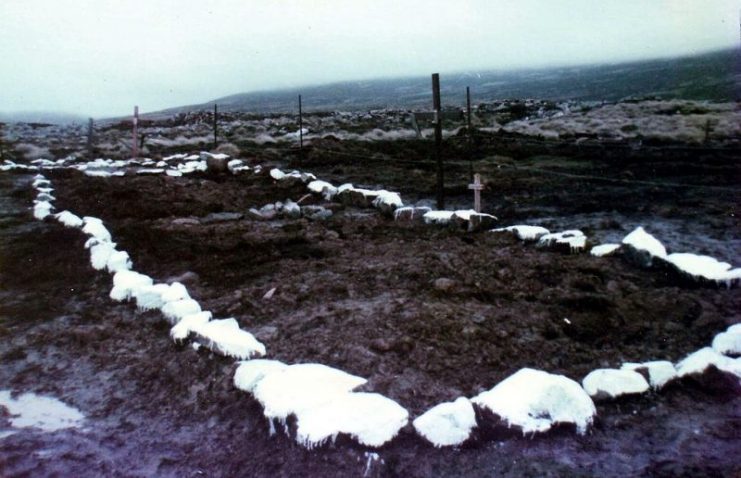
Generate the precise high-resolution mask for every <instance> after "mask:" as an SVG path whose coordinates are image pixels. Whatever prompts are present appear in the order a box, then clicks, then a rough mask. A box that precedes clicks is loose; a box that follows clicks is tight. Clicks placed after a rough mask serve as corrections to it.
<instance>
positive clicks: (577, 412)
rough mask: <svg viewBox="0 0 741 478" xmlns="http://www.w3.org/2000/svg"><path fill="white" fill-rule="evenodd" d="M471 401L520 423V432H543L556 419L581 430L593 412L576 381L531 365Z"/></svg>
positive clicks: (552, 424)
mask: <svg viewBox="0 0 741 478" xmlns="http://www.w3.org/2000/svg"><path fill="white" fill-rule="evenodd" d="M471 401H472V402H473V403H475V404H476V405H478V406H480V407H482V408H484V409H488V410H490V411H491V412H493V413H495V414H497V415H499V416H500V417H501V418H502V419H503V420H504V421H506V422H507V423H508V424H509V425H510V426H512V425H514V426H517V427H520V428H521V429H522V432H523V434H526V433H534V432H545V431H547V430H549V429H550V428H551V427H553V426H554V425H556V424H558V423H573V424H574V425H576V429H577V431H578V433H580V434H583V433H585V432H586V430H587V427H588V426H589V425H591V424H592V422H593V421H594V416H595V414H596V413H597V411H596V409H595V407H594V403H593V402H592V399H591V398H589V395H587V393H586V392H585V391H584V389H583V388H582V387H581V386H580V385H579V384H578V383H576V382H575V381H573V380H571V379H570V378H567V377H564V376H563V375H554V374H550V373H547V372H543V371H541V370H534V369H531V368H523V369H520V370H519V371H517V372H516V373H514V374H513V375H510V376H509V377H507V378H506V379H504V380H503V381H501V382H500V383H499V384H497V385H496V386H495V387H494V388H492V389H491V390H489V391H487V392H483V393H481V394H479V395H477V396H476V397H474V398H473V399H471Z"/></svg>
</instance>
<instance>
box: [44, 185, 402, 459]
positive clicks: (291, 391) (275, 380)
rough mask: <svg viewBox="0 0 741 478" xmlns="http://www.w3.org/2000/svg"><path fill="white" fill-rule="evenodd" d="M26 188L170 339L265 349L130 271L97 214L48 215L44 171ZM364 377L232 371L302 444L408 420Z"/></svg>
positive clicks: (184, 296)
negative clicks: (80, 238) (364, 389)
mask: <svg viewBox="0 0 741 478" xmlns="http://www.w3.org/2000/svg"><path fill="white" fill-rule="evenodd" d="M33 187H34V188H36V190H37V197H36V199H35V200H34V217H36V218H37V219H39V220H44V219H46V218H47V217H48V216H53V217H54V218H55V219H56V220H57V221H59V222H60V223H62V224H63V225H64V226H66V227H74V228H78V229H81V230H82V232H83V233H85V234H87V235H88V236H90V238H89V239H88V240H87V242H86V243H85V247H86V248H87V249H89V250H90V262H91V265H92V267H93V268H94V269H96V270H104V269H105V270H107V271H108V272H110V273H111V274H113V288H112V290H111V292H110V297H111V299H113V300H116V301H125V300H134V301H135V302H136V304H137V307H138V308H139V309H140V310H154V309H158V310H159V311H160V312H161V313H162V315H163V316H164V317H165V318H166V319H167V320H168V321H169V322H170V323H171V324H172V325H173V327H172V328H171V330H170V335H171V337H172V338H173V340H175V341H177V342H180V341H184V340H187V339H188V338H192V339H193V340H194V345H195V344H203V345H205V346H206V347H207V348H209V349H210V350H212V351H213V352H215V353H218V354H220V355H223V356H227V357H233V358H236V359H239V360H245V359H250V358H252V357H254V356H264V355H265V354H266V349H265V346H264V345H263V344H262V343H260V342H259V341H257V340H256V339H255V338H254V336H253V335H252V334H250V333H249V332H247V331H244V330H242V329H240V328H239V325H238V324H237V321H236V320H235V319H233V318H230V319H222V320H214V319H212V314H211V312H209V311H203V310H201V307H200V304H199V303H198V302H197V301H195V300H194V299H192V298H191V297H190V295H189V294H188V291H187V289H186V287H185V286H184V285H183V284H180V283H178V282H174V283H172V284H164V283H158V284H155V283H154V282H153V280H152V279H151V278H150V277H148V276H146V275H144V274H140V273H138V272H135V271H133V270H132V261H131V258H130V257H129V254H128V253H127V252H125V251H121V250H118V249H116V243H115V242H113V241H112V237H111V234H110V232H109V231H108V229H107V228H106V227H105V225H104V224H103V222H102V221H101V220H100V219H98V218H94V217H84V218H80V217H78V216H77V215H75V214H73V213H72V212H70V211H62V212H60V213H58V214H52V210H53V209H54V206H53V205H52V201H53V200H54V199H55V198H54V197H53V196H52V195H51V192H52V191H53V188H52V187H51V182H50V181H49V180H48V179H46V178H45V177H44V176H42V175H37V176H35V177H34V179H33ZM366 382H367V380H366V379H364V378H361V377H357V376H354V375H350V374H348V373H345V372H343V371H341V370H338V369H334V368H331V367H328V366H325V365H321V364H296V365H286V364H283V363H281V362H277V361H274V360H248V361H242V362H241V364H240V366H239V367H238V369H237V372H236V374H235V377H234V383H235V385H236V386H237V387H238V388H240V389H242V390H245V391H248V392H250V393H252V394H253V395H254V396H255V398H256V399H257V400H258V401H259V402H260V403H261V404H262V405H263V407H264V414H265V416H266V417H267V418H268V419H269V421H270V425H271V428H272V426H273V423H274V420H277V421H279V422H282V423H283V424H284V426H285V424H286V419H287V418H288V416H289V415H295V416H296V418H297V436H296V439H297V441H298V442H299V443H301V444H302V445H303V446H306V447H308V448H311V447H314V446H317V445H320V444H322V443H324V442H326V441H328V440H333V439H334V438H336V436H337V435H338V434H339V433H345V434H348V435H350V436H352V437H353V438H355V439H356V440H357V441H358V442H359V443H360V444H362V445H366V446H370V447H378V446H381V445H383V444H384V443H386V442H388V441H390V440H391V439H393V438H394V437H395V436H396V434H397V433H398V432H399V430H400V429H401V428H403V427H404V426H405V425H406V424H407V423H408V421H409V414H408V412H407V411H406V410H405V409H404V408H403V407H401V406H400V405H399V404H397V403H396V402H394V401H393V400H391V399H389V398H387V397H384V396H382V395H380V394H377V393H359V392H353V390H354V389H355V388H357V387H359V386H360V385H363V384H365V383H366Z"/></svg>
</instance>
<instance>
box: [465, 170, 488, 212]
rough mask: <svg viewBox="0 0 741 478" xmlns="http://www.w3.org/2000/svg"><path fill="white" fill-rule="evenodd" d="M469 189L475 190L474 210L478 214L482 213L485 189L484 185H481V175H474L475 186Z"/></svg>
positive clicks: (470, 186)
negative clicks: (482, 199) (482, 198)
mask: <svg viewBox="0 0 741 478" xmlns="http://www.w3.org/2000/svg"><path fill="white" fill-rule="evenodd" d="M468 189H473V208H474V210H475V211H476V212H481V190H482V189H484V185H483V184H481V175H480V174H478V173H476V174H474V175H473V184H469V185H468Z"/></svg>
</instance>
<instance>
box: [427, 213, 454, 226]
mask: <svg viewBox="0 0 741 478" xmlns="http://www.w3.org/2000/svg"><path fill="white" fill-rule="evenodd" d="M453 214H454V212H453V211H429V212H426V213H425V215H424V216H423V218H424V221H425V224H440V225H446V224H450V221H451V219H452V218H453Z"/></svg>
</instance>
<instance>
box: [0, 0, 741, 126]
mask: <svg viewBox="0 0 741 478" xmlns="http://www.w3.org/2000/svg"><path fill="white" fill-rule="evenodd" d="M740 10H741V0H449V1H437V0H261V1H257V0H214V1H209V0H198V1H192V0H144V1H140V0H0V111H20V110H26V111H27V110H47V111H65V112H70V113H77V114H81V115H92V116H109V115H120V114H126V113H128V112H129V111H130V110H131V108H132V105H134V104H138V105H140V107H141V109H142V110H143V111H153V110H158V109H162V108H165V107H169V106H180V105H184V104H193V103H201V102H205V101H208V100H211V99H215V98H218V97H220V96H226V95H229V94H234V93H240V92H245V91H253V90H262V89H272V88H282V87H289V86H300V85H307V84H317V83H324V82H331V81H339V80H352V79H368V78H377V77H385V76H401V75H403V76H410V75H428V74H430V73H432V72H436V71H439V72H458V71H476V70H484V69H508V68H519V67H538V66H545V65H560V64H581V63H594V62H617V61H622V60H631V59H640V58H656V57H666V56H675V55H681V54H688V53H697V52H703V51H708V50H713V49H718V48H724V47H731V46H738V44H739V11H740Z"/></svg>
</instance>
